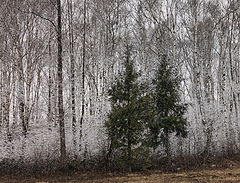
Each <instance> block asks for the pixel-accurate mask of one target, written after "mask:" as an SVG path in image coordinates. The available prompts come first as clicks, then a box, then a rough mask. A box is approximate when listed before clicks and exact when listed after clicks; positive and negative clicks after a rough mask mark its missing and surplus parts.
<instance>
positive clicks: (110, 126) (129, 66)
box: [105, 46, 152, 171]
mask: <svg viewBox="0 0 240 183" xmlns="http://www.w3.org/2000/svg"><path fill="white" fill-rule="evenodd" d="M124 59H125V61H124V72H123V74H122V75H121V76H119V78H118V79H117V80H116V81H115V82H114V84H113V85H112V86H111V88H110V89H109V91H108V93H109V96H110V102H111V106H112V111H111V112H110V114H109V115H108V120H107V121H106V123H105V126H106V129H107V135H108V137H109V140H110V144H111V145H110V151H109V152H110V153H113V152H114V151H115V150H117V151H118V152H120V153H121V155H122V158H123V159H124V160H125V162H126V164H127V166H128V168H129V170H130V171H131V169H132V165H133V156H134V155H133V154H134V151H135V150H136V149H137V147H140V146H141V145H143V144H144V143H143V142H144V137H145V135H144V133H145V129H146V126H147V123H148V121H149V120H150V119H151V117H152V108H151V98H150V96H149V95H147V94H146V93H145V92H144V90H143V86H142V85H141V84H140V83H139V82H138V77H139V74H138V73H137V72H136V71H135V69H134V62H133V60H132V58H131V48H130V47H129V46H128V47H127V51H126V52H125V58H124Z"/></svg>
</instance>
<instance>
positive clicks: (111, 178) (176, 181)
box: [0, 160, 240, 183]
mask: <svg viewBox="0 0 240 183" xmlns="http://www.w3.org/2000/svg"><path fill="white" fill-rule="evenodd" d="M223 165H224V166H223ZM0 183H240V162H239V161H236V160H235V161H229V160H228V161H227V162H224V163H223V162H222V163H221V165H218V164H217V165H214V166H212V168H211V165H210V166H209V167H208V168H204V167H202V168H201V169H199V170H196V171H181V172H177V173H163V172H161V171H151V172H141V173H134V174H111V173H105V174H103V173H102V174H101V173H96V172H94V173H91V172H88V173H72V174H68V175H66V174H65V175H60V174H59V175H55V176H53V177H51V178H43V179H33V178H29V179H26V178H25V179H23V178H16V177H7V176H6V177H0Z"/></svg>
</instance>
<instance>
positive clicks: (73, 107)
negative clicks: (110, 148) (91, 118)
mask: <svg viewBox="0 0 240 183" xmlns="http://www.w3.org/2000/svg"><path fill="white" fill-rule="evenodd" d="M72 8H73V2H72V0H68V20H69V22H68V29H69V30H68V31H69V52H70V75H71V76H70V80H71V110H72V133H73V148H74V155H75V157H76V156H77V154H76V152H77V149H76V148H77V139H76V123H77V119H76V104H75V95H76V94H75V60H74V35H73V9H72Z"/></svg>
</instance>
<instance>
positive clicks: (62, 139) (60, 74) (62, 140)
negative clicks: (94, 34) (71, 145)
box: [57, 0, 66, 161]
mask: <svg viewBox="0 0 240 183" xmlns="http://www.w3.org/2000/svg"><path fill="white" fill-rule="evenodd" d="M57 15H58V16H57V22H58V24H57V44H58V65H57V80H58V121H59V126H60V153H61V160H62V161H64V160H65V159H66V143H65V124H64V109H63V61H62V60H63V59H62V9H61V0H57Z"/></svg>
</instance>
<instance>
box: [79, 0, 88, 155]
mask: <svg viewBox="0 0 240 183" xmlns="http://www.w3.org/2000/svg"><path fill="white" fill-rule="evenodd" d="M85 62H86V0H84V19H83V57H82V111H81V119H80V139H79V151H81V150H82V148H81V143H82V136H83V134H82V125H83V119H84V113H85Z"/></svg>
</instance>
